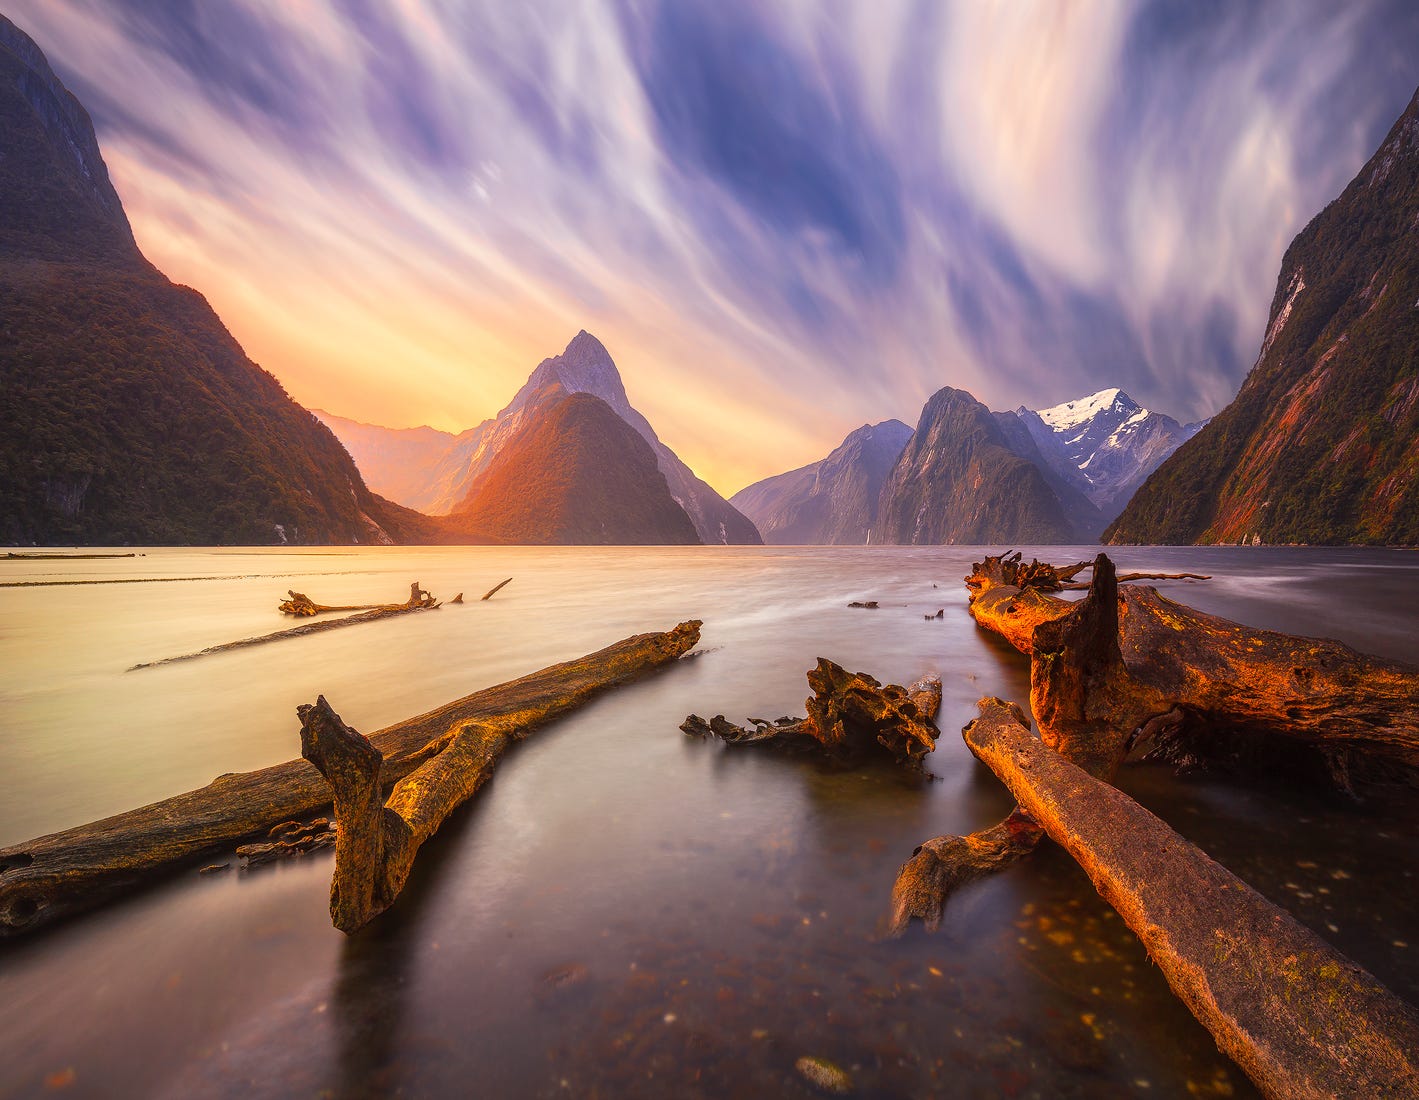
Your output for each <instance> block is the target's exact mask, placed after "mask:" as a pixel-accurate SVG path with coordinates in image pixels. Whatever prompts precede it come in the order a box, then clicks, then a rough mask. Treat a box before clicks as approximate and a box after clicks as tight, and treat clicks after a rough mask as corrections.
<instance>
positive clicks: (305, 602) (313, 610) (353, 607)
mask: <svg viewBox="0 0 1419 1100" xmlns="http://www.w3.org/2000/svg"><path fill="white" fill-rule="evenodd" d="M503 583H505V584H506V583H507V582H506V581H504V582H503ZM459 594H460V595H462V593H459ZM286 596H287V597H288V598H287V599H286V600H284V601H283V602H282V603H280V604H278V605H277V607H276V610H277V611H281V612H284V613H285V614H287V615H297V616H301V617H304V618H308V617H310V616H311V615H323V614H325V613H327V612H330V611H410V610H413V609H415V608H421V607H437V606H438V601H437V600H436V599H434V598H433V596H431V595H430V594H429V593H428V592H426V591H424V590H423V589H422V588H420V587H419V582H418V581H414V582H413V583H411V584H410V585H409V598H408V599H407V600H406V601H405V602H404V603H361V604H344V605H338V606H337V605H329V604H323V603H316V602H315V601H314V600H312V599H311V598H310V597H309V596H307V595H306V594H305V593H304V592H296V591H294V590H293V589H289V588H288V589H286Z"/></svg>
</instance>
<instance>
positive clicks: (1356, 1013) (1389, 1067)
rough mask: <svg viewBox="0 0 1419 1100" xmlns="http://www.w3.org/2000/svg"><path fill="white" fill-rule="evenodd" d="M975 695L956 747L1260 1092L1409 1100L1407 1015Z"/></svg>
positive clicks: (1225, 874)
mask: <svg viewBox="0 0 1419 1100" xmlns="http://www.w3.org/2000/svg"><path fill="white" fill-rule="evenodd" d="M1020 717H1021V716H1020V712H1019V710H1018V709H1017V708H1015V707H1013V706H1011V705H1009V704H1006V703H1002V702H1001V701H1000V700H998V699H985V700H982V701H981V717H980V718H978V719H977V720H976V721H974V722H972V723H971V724H970V725H969V726H967V727H966V730H965V736H966V743H967V744H968V745H969V746H970V748H971V751H972V752H974V753H975V754H976V756H977V757H979V758H980V759H981V760H982V761H983V762H984V763H985V764H986V765H987V766H988V767H989V768H990V769H991V770H992V771H993V772H994V773H995V774H996V775H997V776H999V777H1000V779H1001V780H1002V782H1004V783H1005V785H1006V786H1007V787H1008V788H1009V789H1010V792H1011V794H1013V795H1014V796H1015V798H1016V799H1017V801H1018V802H1019V804H1020V806H1021V807H1022V808H1023V809H1024V810H1025V812H1026V813H1028V814H1029V816H1030V818H1031V819H1032V820H1034V821H1035V822H1037V823H1038V824H1039V826H1040V827H1041V828H1043V829H1044V831H1045V832H1046V833H1048V835H1049V836H1050V838H1051V839H1052V840H1054V841H1055V842H1056V843H1057V844H1059V845H1060V846H1061V847H1063V848H1064V849H1065V850H1066V851H1068V852H1069V854H1070V855H1071V856H1073V857H1074V859H1075V860H1076V861H1077V862H1078V863H1079V865H1080V866H1081V867H1083V868H1084V870H1085V871H1086V872H1087V873H1088V875H1089V877H1090V879H1091V880H1092V881H1093V883H1094V886H1095V888H1096V889H1097V890H1098V891H1099V893H1100V895H1101V896H1102V897H1103V898H1104V899H1105V900H1106V901H1107V902H1108V903H1109V904H1110V905H1112V906H1113V907H1114V908H1115V909H1116V910H1117V911H1118V913H1119V915H1120V916H1121V917H1123V919H1124V921H1125V922H1126V923H1127V924H1128V926H1129V928H1131V929H1132V930H1133V931H1134V933H1135V934H1137V936H1138V937H1139V939H1141V940H1142V941H1143V943H1144V946H1145V947H1146V948H1147V949H1148V954H1149V955H1150V956H1151V957H1152V959H1153V961H1154V962H1155V963H1156V964H1157V965H1158V967H1159V969H1160V970H1161V971H1162V972H1163V975H1164V977H1165V978H1167V981H1168V984H1169V985H1170V986H1171V987H1172V989H1173V992H1174V993H1175V994H1177V996H1178V997H1179V998H1180V999H1181V1000H1182V1001H1183V1003H1184V1004H1186V1005H1187V1007H1188V1008H1189V1010H1191V1012H1192V1014H1193V1015H1194V1016H1196V1017H1197V1019H1198V1020H1199V1021H1200V1022H1201V1023H1202V1024H1203V1026H1205V1027H1206V1028H1207V1029H1208V1030H1209V1031H1210V1032H1212V1035H1213V1037H1214V1038H1215V1039H1216V1040H1217V1045H1218V1046H1219V1047H1220V1048H1221V1049H1222V1050H1223V1051H1224V1052H1225V1053H1226V1054H1227V1055H1228V1056H1229V1057H1231V1058H1232V1059H1233V1060H1234V1061H1235V1062H1236V1063H1237V1064H1238V1065H1239V1066H1241V1067H1242V1069H1243V1070H1245V1071H1246V1073H1247V1075H1248V1076H1249V1077H1251V1079H1252V1080H1253V1081H1254V1082H1255V1083H1256V1085H1257V1087H1258V1088H1260V1089H1261V1091H1262V1092H1263V1093H1265V1094H1266V1095H1268V1096H1272V1097H1286V1098H1288V1100H1290V1098H1296V1097H1333V1096H1414V1095H1419V1015H1416V1013H1415V1011H1414V1010H1413V1009H1412V1008H1410V1007H1409V1006H1408V1005H1406V1004H1405V1003H1404V1002H1403V1001H1401V1000H1400V999H1399V998H1398V997H1396V996H1395V995H1394V994H1393V993H1391V992H1390V991H1389V990H1388V989H1386V988H1385V987H1384V986H1383V985H1381V984H1380V982H1379V981H1378V980H1377V979H1376V978H1374V977H1373V976H1372V975H1371V974H1369V973H1368V972H1367V971H1365V970H1364V969H1362V968H1361V967H1360V966H1358V965H1357V964H1356V963H1354V962H1353V961H1351V960H1350V959H1348V958H1347V957H1345V956H1344V955H1342V954H1340V953H1339V952H1337V951H1336V950H1334V949H1333V948H1332V947H1330V945H1328V944H1327V943H1325V942H1324V941H1323V940H1321V939H1320V938H1319V937H1318V936H1316V935H1315V934H1314V933H1313V932H1311V931H1310V930H1309V929H1307V928H1305V927H1304V926H1302V925H1301V924H1300V923H1299V922H1297V921H1296V920H1294V919H1293V918H1292V917H1291V916H1290V915H1289V914H1288V913H1286V912H1285V911H1284V910H1282V909H1280V908H1278V907H1277V906H1275V905H1273V904H1271V902H1269V901H1267V900H1266V899H1265V898H1264V897H1262V896H1261V895H1260V894H1259V893H1257V892H1256V891H1255V890H1253V889H1252V888H1251V887H1249V886H1248V885H1247V884H1246V883H1244V882H1242V881H1241V880H1240V879H1238V878H1237V877H1236V876H1235V875H1233V874H1231V872H1229V871H1227V870H1226V869H1225V868H1223V867H1222V866H1221V865H1219V864H1217V863H1216V862H1214V861H1213V860H1211V859H1210V858H1208V856H1207V855H1206V854H1205V853H1203V852H1202V851H1200V850H1199V849H1198V848H1197V847H1195V846H1194V845H1192V844H1190V843H1189V842H1188V841H1186V840H1184V839H1183V838H1182V837H1181V836H1179V835H1178V834H1177V833H1175V832H1174V831H1173V830H1172V829H1171V828H1169V827H1168V826H1167V825H1166V824H1164V823H1163V822H1162V821H1160V820H1159V819H1158V818H1157V817H1155V816H1154V815H1153V814H1151V813H1149V812H1148V811H1147V810H1145V809H1144V808H1143V807H1142V806H1140V805H1138V804H1137V803H1136V802H1134V801H1133V800H1132V799H1131V798H1129V797H1128V796H1127V795H1125V794H1124V793H1123V792H1121V791H1119V790H1117V789H1116V788H1114V787H1112V786H1111V785H1109V784H1108V783H1106V782H1102V781H1100V780H1098V779H1096V778H1094V777H1093V776H1091V775H1089V774H1088V773H1087V772H1086V771H1084V770H1083V769H1082V768H1079V767H1077V766H1075V765H1074V764H1071V763H1070V762H1069V761H1068V760H1066V759H1065V758H1064V757H1063V756H1061V755H1060V754H1059V753H1057V752H1055V751H1053V750H1052V749H1051V748H1049V746H1047V745H1045V744H1043V743H1042V742H1040V741H1038V740H1036V739H1035V738H1034V737H1033V736H1031V735H1030V733H1029V731H1028V729H1027V728H1026V726H1025V725H1024V724H1023V723H1022V722H1021V721H1020Z"/></svg>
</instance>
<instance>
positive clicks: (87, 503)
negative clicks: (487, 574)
mask: <svg viewBox="0 0 1419 1100" xmlns="http://www.w3.org/2000/svg"><path fill="white" fill-rule="evenodd" d="M0 132H3V133H4V135H5V140H4V145H3V148H0V393H3V395H4V397H3V400H0V541H4V542H10V543H36V542H37V543H90V544H93V543H268V544H269V543H277V544H279V543H283V542H291V543H298V542H299V543H317V542H390V541H405V540H409V539H425V538H429V539H433V538H437V537H439V536H438V531H437V526H436V525H431V524H429V522H428V521H427V520H426V519H425V518H424V517H422V516H419V515H417V514H415V513H413V512H410V511H408V510H407V509H404V508H399V507H397V506H395V505H392V504H390V503H389V502H388V501H385V500H383V499H381V498H380V497H378V496H376V495H375V494H373V493H371V492H370V491H369V490H368V489H366V487H365V485H364V482H363V481H362V480H361V478H360V474H359V471H358V470H357V469H356V468H355V465H354V463H353V462H352V461H351V460H350V457H349V456H348V455H347V454H346V453H345V451H344V449H343V448H342V447H341V446H340V444H339V442H338V441H337V440H336V439H335V437H334V436H333V435H332V434H331V433H330V432H329V431H328V430H327V429H326V428H325V427H324V426H323V425H321V424H320V423H319V422H318V421H317V420H316V419H315V418H314V417H313V416H312V415H311V414H310V413H308V412H307V411H306V410H305V409H303V408H301V407H300V406H299V405H297V404H296V403H295V402H294V401H292V400H291V399H290V398H289V397H288V396H287V395H286V393H285V391H284V390H283V389H282V388H281V385H280V383H279V382H277V381H276V379H275V378H273V377H272V376H271V375H270V374H267V373H266V372H265V371H263V370H261V369H260V368H259V367H257V366H256V365H255V364H254V363H252V362H251V361H250V360H249V359H247V357H246V355H245V354H244V353H243V352H242V349H241V347H240V346H239V345H238V344H237V342H236V340H235V339H233V338H232V336H231V334H230V333H229V332H228V331H227V330H226V329H225V328H224V327H223V325H222V323H221V321H220V320H218V318H217V316H216V314H215V313H213V312H212V309H211V307H210V306H208V305H207V302H206V301H205V300H204V299H203V298H202V296H201V295H200V294H198V293H197V292H196V291H194V290H191V289H189V288H187V287H181V286H175V285H174V284H172V283H170V282H169V281H168V280H167V279H166V278H164V277H163V275H162V274H161V273H160V272H159V271H157V270H156V269H155V268H154V267H153V266H152V265H151V264H149V263H148V262H147V261H146V260H145V259H144V258H143V256H142V254H141V253H140V252H139V250H138V247H137V245H136V244H135V243H134V240H133V234H132V231H131V230H130V228H129V225H128V221H127V218H126V217H125V216H124V213H123V207H122V204H121V203H120V202H119V200H118V195H117V193H116V192H115V191H114V189H113V186H112V184H111V183H110V182H109V178H108V171H107V169H106V168H105V166H104V163H103V159H102V157H101V156H100V155H99V148H98V142H97V139H96V138H95V136H94V130H93V126H92V124H91V123H90V121H89V116H88V114H87V113H86V112H85V111H84V108H83V107H82V106H81V105H80V104H79V102H78V101H77V100H76V99H75V98H74V97H73V96H72V95H70V93H69V92H68V91H67V90H66V89H65V88H64V86H63V84H61V83H60V81H59V79H58V78H57V77H56V76H55V75H54V73H53V72H52V71H51V69H50V67H49V65H48V64H47V62H46V61H45V59H44V56H43V54H42V53H41V52H40V50H39V48H38V47H37V46H36V45H35V44H34V42H33V41H31V40H30V39H29V38H28V37H27V36H26V35H25V34H24V33H23V32H22V31H20V30H19V29H18V28H16V27H15V25H14V24H13V23H10V22H9V21H8V20H6V19H4V18H3V17H0Z"/></svg>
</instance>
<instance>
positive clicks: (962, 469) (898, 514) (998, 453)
mask: <svg viewBox="0 0 1419 1100" xmlns="http://www.w3.org/2000/svg"><path fill="white" fill-rule="evenodd" d="M878 516H879V526H880V527H881V530H882V536H883V538H882V541H883V542H896V543H904V544H912V545H916V544H931V543H965V544H985V543H992V544H995V543H1025V544H1029V543H1064V542H1072V541H1074V539H1075V537H1076V536H1075V533H1074V530H1073V527H1072V526H1071V524H1070V522H1069V520H1068V518H1067V517H1066V515H1065V514H1064V510H1063V508H1062V507H1061V506H1060V503H1059V500H1058V498H1057V497H1056V496H1055V494H1054V492H1053V490H1051V488H1050V486H1049V484H1048V482H1047V481H1046V480H1045V476H1044V473H1043V472H1042V471H1041V470H1040V468H1039V467H1038V466H1036V465H1035V464H1034V463H1032V462H1030V461H1028V460H1027V459H1024V458H1021V457H1020V456H1019V455H1018V454H1016V453H1015V452H1014V451H1012V450H1011V449H1010V447H1009V445H1008V442H1007V440H1006V437H1005V434H1004V432H1003V431H1002V430H1001V427H1000V425H999V424H998V423H997V421H996V419H995V417H994V416H993V415H992V414H991V411H990V410H989V409H987V408H986V407H985V406H984V405H982V404H981V403H980V402H979V401H977V400H976V399H975V398H974V397H972V396H971V395H970V394H969V393H966V392H965V391H964V390H956V389H951V388H949V387H947V388H946V389H943V390H940V391H939V392H937V393H936V394H935V395H934V396H933V397H932V398H931V399H930V400H929V401H928V402H927V403H926V406H925V408H923V409H922V413H921V419H920V421H919V422H918V423H917V426H916V431H915V432H914V433H913V435H912V437H911V440H910V442H908V443H907V446H906V449H905V450H903V451H902V454H901V457H900V458H898V459H897V463H896V465H895V466H894V467H893V469H892V472H891V474H890V475H889V476H888V478H887V482H886V484H885V485H884V486H883V490H882V499H881V504H880V506H879V511H878Z"/></svg>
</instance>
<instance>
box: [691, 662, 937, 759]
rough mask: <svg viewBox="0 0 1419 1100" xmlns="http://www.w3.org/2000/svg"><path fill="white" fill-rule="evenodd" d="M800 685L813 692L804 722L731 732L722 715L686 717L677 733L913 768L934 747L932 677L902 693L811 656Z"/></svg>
mask: <svg viewBox="0 0 1419 1100" xmlns="http://www.w3.org/2000/svg"><path fill="white" fill-rule="evenodd" d="M808 686H809V687H811V688H812V689H813V694H812V695H811V696H809V698H808V699H807V700H806V701H805V703H804V706H805V708H806V709H807V711H808V716H807V717H806V718H779V719H777V720H775V721H772V722H770V721H768V720H767V719H764V718H751V719H749V722H750V725H749V726H736V725H735V724H734V723H732V722H729V721H727V720H726V719H725V717H724V715H722V714H717V715H715V716H714V717H713V718H712V719H710V720H709V721H708V722H706V721H705V720H704V719H703V718H701V717H700V716H699V715H698V714H691V715H690V716H689V717H687V718H686V719H685V721H684V722H683V723H682V724H681V726H680V728H681V729H682V730H684V731H685V732H686V733H687V734H690V735H691V736H694V737H717V738H719V739H720V740H722V741H724V742H725V743H726V744H729V745H764V744H768V745H773V746H775V747H778V748H788V749H807V750H810V751H813V752H815V753H822V754H825V755H827V756H829V757H831V758H833V759H835V760H838V761H840V762H845V763H846V762H852V761H855V760H858V759H860V758H861V757H863V756H864V755H870V754H875V753H880V752H884V751H885V752H886V753H887V754H889V755H890V756H892V757H893V758H894V759H896V760H899V761H901V762H903V763H907V764H911V765H913V766H916V767H919V766H920V765H921V761H922V758H923V757H924V756H925V755H926V754H927V753H929V752H931V750H932V749H934V748H935V747H936V738H937V737H938V736H940V731H939V730H938V729H937V728H936V723H935V722H933V721H932V718H933V716H934V715H935V714H936V712H937V710H938V709H939V708H940V706H941V679H940V677H937V676H929V677H926V678H925V679H922V680H918V681H917V682H916V683H914V684H912V685H911V687H910V688H904V687H901V686H899V685H897V684H887V685H886V686H885V687H884V686H883V685H882V684H881V683H879V682H878V681H877V680H875V679H874V678H873V677H871V676H869V675H867V673H865V672H856V673H854V672H848V671H847V670H845V669H844V668H843V667H842V666H841V665H837V664H834V663H833V662H832V661H829V660H826V659H825V658H822V657H819V658H818V667H817V668H815V669H812V670H810V671H809V673H808Z"/></svg>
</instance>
